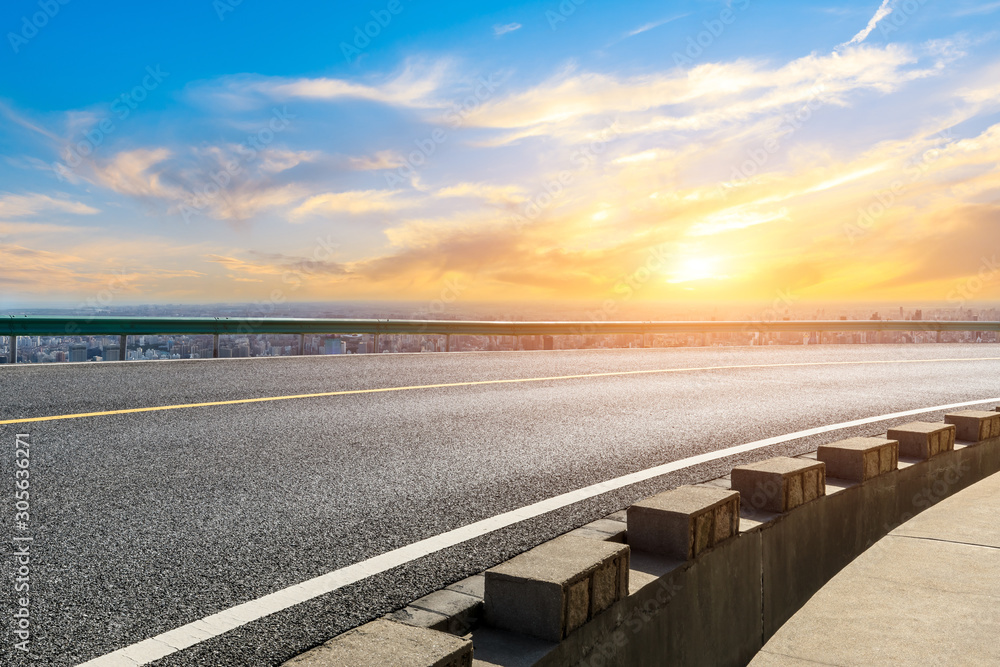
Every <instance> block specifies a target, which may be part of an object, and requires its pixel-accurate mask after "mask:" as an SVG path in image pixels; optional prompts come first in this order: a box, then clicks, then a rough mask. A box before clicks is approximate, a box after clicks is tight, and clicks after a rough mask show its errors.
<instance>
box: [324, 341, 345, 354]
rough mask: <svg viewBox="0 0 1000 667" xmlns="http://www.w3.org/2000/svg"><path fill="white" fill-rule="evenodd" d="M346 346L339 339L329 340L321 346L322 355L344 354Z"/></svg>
mask: <svg viewBox="0 0 1000 667" xmlns="http://www.w3.org/2000/svg"><path fill="white" fill-rule="evenodd" d="M346 352H347V344H346V343H344V341H342V340H341V339H339V338H331V339H328V340H327V341H326V343H324V344H323V354H345V353H346Z"/></svg>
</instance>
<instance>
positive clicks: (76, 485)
mask: <svg viewBox="0 0 1000 667" xmlns="http://www.w3.org/2000/svg"><path fill="white" fill-rule="evenodd" d="M998 378H1000V346H995V345H926V346H914V345H908V346H894V345H872V346H810V347H757V348H735V347H734V348H684V349H643V350H606V351H598V350H588V351H556V352H502V353H463V354H425V355H415V354H413V355H396V354H392V355H390V354H383V355H360V356H330V357H297V358H267V359H232V360H230V359H220V360H204V361H175V362H127V363H103V364H94V363H88V364H60V365H46V366H26V365H19V366H16V367H10V366H8V367H2V368H0V396H2V397H3V399H2V401H0V442H2V443H3V448H2V450H0V451H2V454H0V479H2V480H7V481H3V482H0V484H2V486H3V488H4V489H5V490H4V491H3V494H4V498H5V500H6V501H7V502H5V503H4V512H3V514H2V515H0V526H2V530H3V532H4V533H6V534H7V535H9V536H10V538H11V539H12V538H13V537H29V536H30V537H31V538H33V539H32V541H31V542H30V549H31V563H30V593H31V596H30V604H29V613H30V622H31V637H30V651H31V652H30V654H25V653H23V652H21V651H18V650H16V649H14V648H13V643H14V635H13V634H12V632H13V629H14V626H13V621H12V620H11V616H12V614H13V613H15V611H16V610H17V609H18V608H19V606H18V605H17V604H16V602H17V598H18V595H19V594H17V593H15V592H14V588H13V586H14V581H13V578H14V577H15V575H16V572H15V571H14V569H15V567H16V566H17V565H16V563H15V559H13V558H10V557H8V558H5V559H4V561H3V564H2V567H3V568H4V570H3V576H2V578H0V585H3V586H5V588H6V590H4V591H3V593H2V594H0V602H2V603H3V604H4V605H5V606H4V608H3V609H2V610H0V611H2V616H3V618H4V619H6V620H4V621H3V623H4V624H5V625H6V626H8V627H5V628H4V629H3V636H5V637H7V638H9V639H10V641H8V642H7V645H5V646H4V647H3V651H4V656H5V659H4V661H3V662H4V664H10V665H39V664H46V665H75V664H79V663H82V662H86V661H88V660H94V659H97V658H101V657H102V656H108V655H109V654H111V656H110V657H108V658H106V659H105V660H104V661H97V662H95V663H94V664H106V665H110V664H123V665H130V664H138V663H136V662H135V661H130V660H125V659H121V658H120V654H115V653H113V652H115V651H118V650H120V649H123V648H126V647H130V646H133V645H135V644H137V643H139V642H143V641H144V640H147V639H149V638H151V637H155V636H158V635H161V634H162V633H166V632H169V631H171V630H174V629H175V628H181V627H185V626H188V624H192V623H195V622H197V621H199V619H204V618H206V617H209V616H211V615H213V614H216V613H220V612H226V610H229V609H231V608H233V607H234V606H236V605H241V604H244V603H248V602H251V601H254V600H258V599H260V598H262V597H263V596H268V595H270V594H276V595H272V596H271V597H270V598H267V599H269V600H272V601H273V600H274V599H283V598H281V595H286V593H283V591H285V589H288V588H289V587H294V586H295V585H296V584H300V583H301V582H306V581H309V580H313V579H314V578H316V577H321V576H322V575H326V574H328V573H336V572H340V571H344V568H350V566H352V565H354V564H358V563H362V562H366V561H369V559H372V558H375V557H377V556H379V555H380V554H386V553H395V552H394V550H398V549H401V548H403V547H406V546H407V545H411V544H413V543H416V542H418V541H421V540H425V539H428V538H434V537H435V536H438V535H441V534H448V531H453V530H455V529H459V528H461V527H463V526H469V525H470V524H475V525H481V524H476V522H481V521H483V520H485V519H489V518H490V517H495V516H497V515H502V514H504V513H506V512H510V511H512V510H517V509H518V508H523V507H526V506H531V505H533V504H535V503H539V502H540V501H545V500H546V499H549V498H553V497H555V496H559V495H560V494H566V493H569V492H573V491H574V490H577V489H581V488H584V487H588V486H590V485H593V484H596V483H599V482H603V481H605V480H611V479H615V478H619V477H621V476H623V475H627V474H630V473H635V472H637V471H642V470H647V469H649V468H652V467H655V466H660V465H662V464H664V463H668V462H671V461H678V460H680V459H685V458H687V457H691V456H694V455H697V454H703V453H708V452H714V451H717V450H721V449H725V448H728V447H732V446H735V445H740V444H743V443H749V442H756V441H759V440H762V439H766V438H770V437H773V436H781V435H785V434H790V433H794V432H798V431H802V430H806V429H810V428H813V427H820V426H824V425H829V424H839V423H842V422H848V421H851V420H856V419H859V418H866V417H878V416H880V415H886V414H890V413H895V412H900V411H905V410H915V409H921V408H927V407H933V406H940V405H947V404H952V403H958V402H966V401H982V400H986V399H991V398H996V397H997V396H1000V380H998ZM429 385H431V386H429ZM434 385H436V386H434ZM372 390H376V391H372ZM315 394H323V395H319V396H316V395H315ZM303 395H307V396H303ZM309 395H311V396H309ZM254 399H268V400H254ZM272 399H274V400H272ZM206 403H208V405H205V404H206ZM219 403H224V404H219ZM989 407H990V408H991V409H992V404H990V405H989ZM163 408H166V409H163ZM95 413H96V414H95ZM53 417H55V419H50V418H53ZM940 417H941V412H929V413H927V414H926V415H925V416H924V418H927V419H931V420H936V419H940ZM913 419H914V418H913V417H906V418H897V419H895V420H888V421H881V422H877V423H873V424H867V425H864V426H860V427H853V428H844V429H840V430H837V431H835V432H832V433H827V434H823V435H817V436H812V437H804V438H797V439H793V440H790V441H788V442H785V443H782V444H779V445H776V446H770V447H761V448H759V449H755V450H753V451H750V452H746V453H743V454H740V455H737V456H728V457H725V458H721V459H718V460H714V461H709V462H707V463H702V464H699V465H694V466H690V467H685V468H683V469H681V470H678V471H676V472H672V473H670V474H668V475H665V476H661V477H655V478H653V479H650V480H647V481H643V482H642V483H639V484H635V485H629V486H624V487H622V488H618V489H616V490H614V491H612V492H610V493H606V494H601V495H594V496H593V497H587V498H585V499H583V500H581V501H580V502H568V501H567V503H568V504H567V503H564V504H565V505H566V506H565V507H562V508H560V509H557V510H555V511H551V512H544V513H541V512H539V513H538V515H537V516H534V517H533V518H530V519H528V520H526V521H522V522H518V523H516V524H515V525H513V526H510V527H506V528H501V529H499V530H496V531H492V532H491V531H489V530H483V531H480V533H479V534H480V535H481V536H479V537H474V538H473V539H470V540H467V541H461V542H458V543H455V544H454V546H447V547H446V548H439V549H437V550H431V551H432V552H431V553H430V554H429V555H427V556H425V557H422V558H416V559H415V560H409V561H407V558H408V557H407V558H403V559H402V560H400V563H402V564H399V565H398V567H392V568H391V569H388V570H387V571H384V572H380V573H378V574H376V575H374V576H371V577H355V578H356V579H358V580H357V581H356V582H355V583H350V584H348V585H343V586H341V587H339V588H337V589H336V590H334V591H333V592H331V593H328V594H324V595H318V596H313V597H311V599H307V600H306V601H305V602H301V603H298V604H295V603H292V602H289V603H288V604H286V605H284V606H285V607H287V608H284V609H282V610H281V611H278V612H277V613H273V614H257V616H260V618H256V617H255V616H254V614H250V615H249V617H248V618H249V621H248V622H246V623H244V624H242V625H240V626H239V627H237V628H235V629H233V630H230V631H228V632H224V633H222V634H218V633H217V632H216V633H213V631H212V630H211V627H210V626H211V623H207V624H206V623H203V624H201V625H200V626H195V627H200V628H201V629H202V630H203V631H204V632H203V635H204V638H206V639H205V641H196V640H192V641H190V642H188V643H190V644H192V645H191V646H189V647H187V648H184V649H183V650H179V651H174V650H173V649H171V648H168V649H167V651H166V652H165V653H166V657H163V658H161V659H159V660H158V661H156V662H155V663H154V664H156V665H199V666H211V665H220V666H221V665H227V666H228V665H234V666H236V665H238V666H240V667H245V666H247V665H276V664H280V663H281V662H283V661H284V660H287V659H289V658H290V657H292V656H294V655H296V654H298V653H300V652H302V651H304V650H306V649H308V648H310V647H311V646H314V645H316V644H317V643H320V642H321V641H324V640H325V639H328V638H330V637H332V636H333V635H335V634H338V633H339V632H342V631H344V630H346V629H348V628H350V627H353V626H355V625H358V624H360V623H362V622H365V621H367V620H370V619H372V618H375V617H377V616H379V615H381V614H384V613H386V612H388V611H391V610H393V609H396V608H398V607H401V606H403V605H404V604H406V603H407V602H409V601H410V600H412V599H415V598H417V597H419V596H421V595H423V594H425V593H427V592H429V591H431V590H435V589H437V588H440V587H442V586H444V585H446V584H448V583H450V582H452V581H455V580H457V579H460V578H462V577H464V576H467V575H469V574H472V573H475V572H479V571H481V570H483V569H485V568H487V567H489V566H491V565H493V564H496V563H497V562H500V561H502V560H504V559H506V558H509V557H510V556H512V555H513V554H515V553H518V552H519V551H522V550H524V549H526V548H529V547H531V546H533V545H534V544H537V543H539V542H541V541H543V540H545V539H548V538H551V537H553V536H554V535H556V534H559V533H561V532H564V531H566V530H569V529H571V528H573V527H575V526H578V525H581V524H582V523H585V522H587V521H590V520H593V519H595V518H598V517H600V516H603V515H605V514H608V513H610V512H612V511H615V510H618V509H621V508H622V507H625V506H626V505H628V504H629V502H630V501H632V500H635V499H637V498H640V497H643V496H646V495H649V494H651V493H653V492H655V491H658V490H661V489H664V488H669V487H673V486H677V485H680V484H684V483H689V482H695V481H701V480H704V479H707V478H710V477H714V476H717V475H720V474H725V473H726V472H727V471H728V470H729V469H730V468H731V467H732V466H733V465H736V464H739V463H742V462H746V461H749V460H760V459H764V458H768V457H770V456H774V455H778V454H783V453H801V452H805V451H808V450H810V449H814V448H815V447H816V445H817V444H820V443H822V442H829V441H831V440H835V439H839V438H841V437H849V436H852V435H863V434H875V433H883V432H884V431H885V429H886V428H887V427H888V426H890V425H892V424H893V423H901V422H905V421H912V420H913ZM31 420H36V421H31ZM17 434H27V435H28V437H27V438H22V440H26V441H28V442H30V467H29V472H30V482H31V486H30V518H29V520H28V521H27V522H25V525H23V526H18V525H17V524H16V523H15V511H16V508H15V507H14V503H15V498H14V490H15V489H14V483H15V480H16V477H15V474H16V472H15V471H16V469H15V450H16V447H15V445H16V440H17V439H16V435H17ZM11 543H12V542H11V541H8V544H11ZM21 543H23V541H22V542H21ZM439 546H440V545H439ZM400 553H405V552H400ZM372 562H375V561H372ZM366 567H367V565H366ZM355 569H357V568H355ZM383 569H384V568H383ZM255 604H256V603H255ZM279 606H280V605H279ZM250 607H252V605H250ZM250 607H243V608H242V609H247V608H250ZM254 618H256V620H253V619H254ZM206 628H208V629H206ZM213 634H217V635H218V636H212V635H213ZM143 646H146V644H142V645H140V648H141V647H143ZM161 646H162V644H161ZM130 650H132V649H130ZM140 652H141V651H140ZM140 662H141V660H140Z"/></svg>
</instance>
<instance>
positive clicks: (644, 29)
mask: <svg viewBox="0 0 1000 667" xmlns="http://www.w3.org/2000/svg"><path fill="white" fill-rule="evenodd" d="M685 16H690V14H680V15H679V16H671V17H670V18H667V19H662V20H660V21H653V22H651V23H646V24H645V25H641V26H639V27H638V28H636V29H635V30H630V31H629V32H627V33H625V37H635V36H636V35H640V34H642V33H644V32H647V31H649V30H652V29H653V28H659V27H660V26H661V25H666V24H667V23H670V22H672V21H676V20H678V19H682V18H684V17H685Z"/></svg>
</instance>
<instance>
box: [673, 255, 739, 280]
mask: <svg viewBox="0 0 1000 667" xmlns="http://www.w3.org/2000/svg"><path fill="white" fill-rule="evenodd" d="M718 264H719V258H718V257H687V258H685V259H682V260H681V261H680V262H679V263H678V265H677V268H676V269H675V270H674V272H673V274H672V275H671V277H670V279H669V280H668V281H667V282H669V283H689V282H693V281H695V280H709V279H712V278H715V279H719V278H725V276H721V275H719V274H718V269H717V267H718Z"/></svg>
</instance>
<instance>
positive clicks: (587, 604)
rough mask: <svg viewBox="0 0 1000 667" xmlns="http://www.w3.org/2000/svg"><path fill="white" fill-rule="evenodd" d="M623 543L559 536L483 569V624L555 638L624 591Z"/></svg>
mask: <svg viewBox="0 0 1000 667" xmlns="http://www.w3.org/2000/svg"><path fill="white" fill-rule="evenodd" d="M628 566H629V547H628V546H627V545H624V544H618V543H616V542H605V541H599V540H591V539H586V538H580V537H574V536H570V535H563V536H562V537H558V538H556V539H554V540H552V541H550V542H546V543H544V544H542V545H539V546H537V547H535V548H534V549H532V550H531V551H527V552H525V553H523V554H521V555H520V556H515V557H514V558H512V559H511V560H509V561H507V562H506V563H501V564H500V565H498V566H496V567H494V568H490V569H489V570H487V571H486V590H485V594H486V600H485V601H486V616H485V618H486V622H487V623H488V624H489V625H492V626H494V627H498V628H503V629H505V630H510V631H513V632H520V633H522V634H526V635H531V636H533V637H538V638H539V639H545V640H548V641H556V642H557V641H561V640H562V639H564V638H565V637H566V636H567V635H569V634H570V633H571V632H573V631H574V630H576V629H577V628H578V627H580V626H581V625H583V624H584V623H586V622H587V621H589V620H590V619H592V618H594V616H596V615H597V614H599V613H600V612H602V611H604V610H605V609H607V608H608V607H610V606H611V605H612V604H614V603H615V602H616V601H617V600H621V599H622V598H624V597H625V596H626V595H628Z"/></svg>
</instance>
